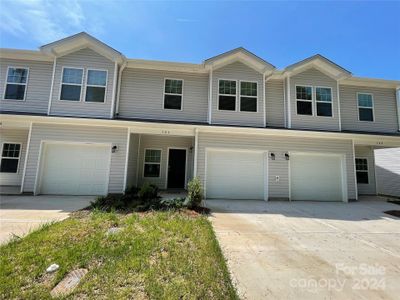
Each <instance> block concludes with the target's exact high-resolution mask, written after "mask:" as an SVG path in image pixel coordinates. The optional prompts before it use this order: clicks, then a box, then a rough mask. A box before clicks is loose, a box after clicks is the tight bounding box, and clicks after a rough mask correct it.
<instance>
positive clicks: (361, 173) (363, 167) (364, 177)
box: [356, 158, 369, 184]
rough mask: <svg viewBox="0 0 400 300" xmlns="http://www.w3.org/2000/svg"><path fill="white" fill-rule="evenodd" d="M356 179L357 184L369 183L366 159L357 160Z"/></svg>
mask: <svg viewBox="0 0 400 300" xmlns="http://www.w3.org/2000/svg"><path fill="white" fill-rule="evenodd" d="M356 177H357V183H365V184H368V183H369V180H368V160H367V159H366V158H356Z"/></svg>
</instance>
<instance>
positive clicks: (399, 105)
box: [396, 86, 400, 131]
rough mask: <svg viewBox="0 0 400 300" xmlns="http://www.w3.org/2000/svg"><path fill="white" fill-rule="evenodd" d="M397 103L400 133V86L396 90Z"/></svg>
mask: <svg viewBox="0 0 400 300" xmlns="http://www.w3.org/2000/svg"><path fill="white" fill-rule="evenodd" d="M396 103H397V121H398V123H399V131H400V86H399V87H397V88H396Z"/></svg>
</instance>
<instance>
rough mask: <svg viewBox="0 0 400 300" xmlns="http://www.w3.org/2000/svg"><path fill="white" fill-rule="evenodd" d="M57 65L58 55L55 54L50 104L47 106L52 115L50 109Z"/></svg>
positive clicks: (48, 112)
mask: <svg viewBox="0 0 400 300" xmlns="http://www.w3.org/2000/svg"><path fill="white" fill-rule="evenodd" d="M56 65H57V57H56V56H54V61H53V75H52V77H51V86H50V95H49V104H48V106H47V115H48V116H49V115H50V110H51V101H52V100H53V99H52V98H53V89H54V78H55V76H56Z"/></svg>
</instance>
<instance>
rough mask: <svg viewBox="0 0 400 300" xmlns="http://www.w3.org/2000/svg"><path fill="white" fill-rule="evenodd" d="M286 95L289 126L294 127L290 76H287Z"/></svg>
mask: <svg viewBox="0 0 400 300" xmlns="http://www.w3.org/2000/svg"><path fill="white" fill-rule="evenodd" d="M286 88H287V92H286V97H287V110H288V112H287V113H288V128H292V112H291V103H290V76H288V77H287V80H286Z"/></svg>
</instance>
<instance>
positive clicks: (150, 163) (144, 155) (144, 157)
mask: <svg viewBox="0 0 400 300" xmlns="http://www.w3.org/2000/svg"><path fill="white" fill-rule="evenodd" d="M147 150H159V151H160V162H159V163H156V162H146V151H147ZM161 162H162V149H161V148H144V151H143V173H142V176H143V178H150V179H151V178H161ZM146 164H149V165H160V172H159V174H158V176H157V177H148V176H145V175H144V170H145V168H144V167H145V165H146Z"/></svg>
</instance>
